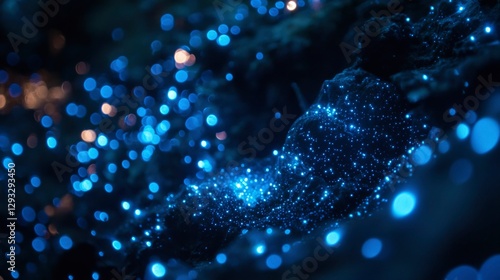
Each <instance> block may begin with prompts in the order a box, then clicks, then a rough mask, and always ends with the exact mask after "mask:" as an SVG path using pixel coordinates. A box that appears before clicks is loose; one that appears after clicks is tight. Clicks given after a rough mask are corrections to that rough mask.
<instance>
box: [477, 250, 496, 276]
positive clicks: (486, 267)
mask: <svg viewBox="0 0 500 280" xmlns="http://www.w3.org/2000/svg"><path fill="white" fill-rule="evenodd" d="M479 275H480V277H479V278H480V279H483V280H489V279H500V255H494V256H492V257H490V258H489V259H487V260H486V261H485V262H484V263H483V265H482V266H481V268H480V269H479Z"/></svg>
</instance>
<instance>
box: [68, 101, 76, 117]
mask: <svg viewBox="0 0 500 280" xmlns="http://www.w3.org/2000/svg"><path fill="white" fill-rule="evenodd" d="M77 112H78V106H76V104H75V103H69V104H68V105H67V106H66V113H67V114H68V115H69V116H74V115H76V113H77Z"/></svg>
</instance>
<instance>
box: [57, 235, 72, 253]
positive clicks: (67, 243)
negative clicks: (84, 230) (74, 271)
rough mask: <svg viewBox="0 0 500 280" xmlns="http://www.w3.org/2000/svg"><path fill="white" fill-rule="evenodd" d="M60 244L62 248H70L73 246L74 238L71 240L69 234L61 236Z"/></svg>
mask: <svg viewBox="0 0 500 280" xmlns="http://www.w3.org/2000/svg"><path fill="white" fill-rule="evenodd" d="M59 245H61V248H63V249H64V250H69V249H71V247H73V240H71V238H69V236H67V235H63V236H61V238H59Z"/></svg>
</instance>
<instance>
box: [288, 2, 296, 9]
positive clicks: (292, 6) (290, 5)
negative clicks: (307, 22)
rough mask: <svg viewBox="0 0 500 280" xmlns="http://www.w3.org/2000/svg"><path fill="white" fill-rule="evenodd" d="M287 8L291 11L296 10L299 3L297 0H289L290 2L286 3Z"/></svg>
mask: <svg viewBox="0 0 500 280" xmlns="http://www.w3.org/2000/svg"><path fill="white" fill-rule="evenodd" d="M286 9H287V10H289V11H294V10H295V9H297V3H296V2H295V1H288V3H286Z"/></svg>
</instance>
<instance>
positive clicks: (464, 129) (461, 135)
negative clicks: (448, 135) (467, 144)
mask: <svg viewBox="0 0 500 280" xmlns="http://www.w3.org/2000/svg"><path fill="white" fill-rule="evenodd" d="M467 136H469V127H468V126H467V125H466V124H464V123H461V124H459V125H458V126H457V137H458V139H465V138H467Z"/></svg>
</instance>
